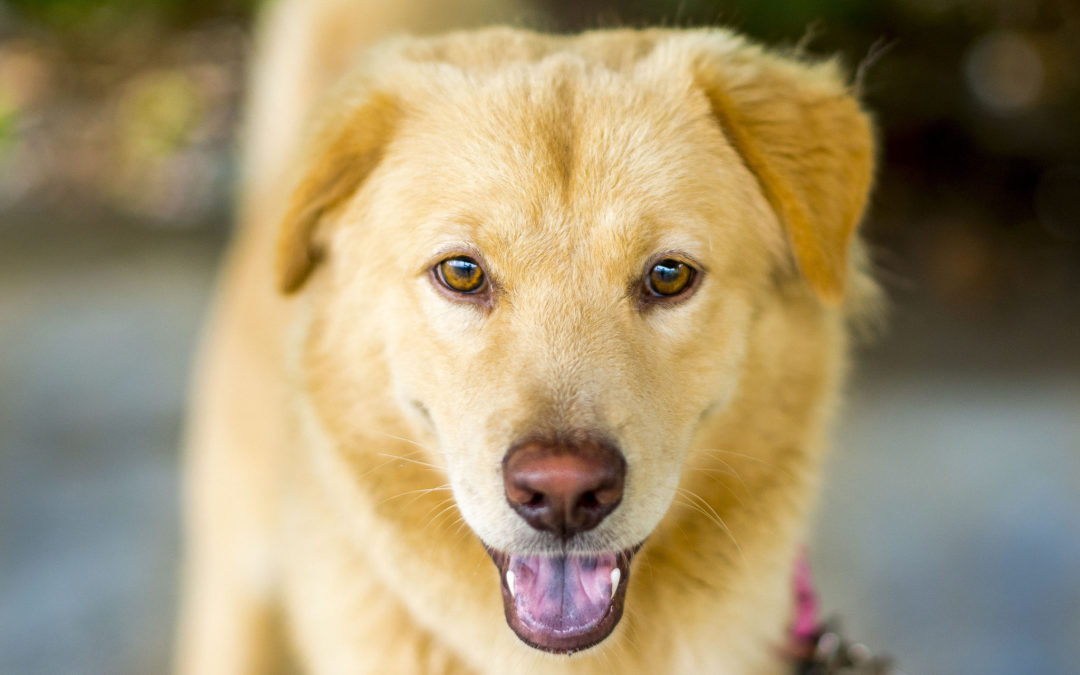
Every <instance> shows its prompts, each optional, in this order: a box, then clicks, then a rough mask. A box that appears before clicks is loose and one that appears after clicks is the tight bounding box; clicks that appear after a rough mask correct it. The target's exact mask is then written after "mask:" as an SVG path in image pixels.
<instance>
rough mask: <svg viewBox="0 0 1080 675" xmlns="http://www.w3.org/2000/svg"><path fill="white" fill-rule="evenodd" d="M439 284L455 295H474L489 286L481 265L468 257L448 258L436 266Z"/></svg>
mask: <svg viewBox="0 0 1080 675" xmlns="http://www.w3.org/2000/svg"><path fill="white" fill-rule="evenodd" d="M435 276H436V277H438V279H439V282H440V283H441V284H442V285H443V286H446V287H447V288H448V289H450V290H451V291H453V292H455V293H461V294H464V295H474V294H477V293H480V292H481V291H483V290H484V287H485V286H487V278H486V277H485V276H484V270H483V269H481V268H480V263H478V262H476V261H475V260H473V259H472V258H469V257H466V256H458V257H456V258H448V259H447V260H444V261H442V262H441V263H439V264H438V265H436V266H435Z"/></svg>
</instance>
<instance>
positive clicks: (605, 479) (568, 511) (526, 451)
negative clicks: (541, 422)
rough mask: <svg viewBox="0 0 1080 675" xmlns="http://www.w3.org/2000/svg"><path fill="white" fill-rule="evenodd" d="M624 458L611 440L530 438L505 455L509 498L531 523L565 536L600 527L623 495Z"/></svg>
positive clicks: (505, 480)
mask: <svg viewBox="0 0 1080 675" xmlns="http://www.w3.org/2000/svg"><path fill="white" fill-rule="evenodd" d="M625 477H626V461H625V460H624V459H623V457H622V454H621V453H620V452H619V451H618V450H617V449H615V448H614V447H612V446H611V445H610V444H607V443H604V442H600V441H584V442H577V443H544V442H538V441H532V442H526V443H522V444H519V445H517V446H514V447H513V448H511V449H510V451H509V452H507V453H506V457H505V458H504V459H503V480H504V482H505V489H506V501H507V503H509V504H510V507H511V508H512V509H514V511H516V512H517V513H518V514H519V515H520V516H521V517H522V518H523V519H525V521H526V522H527V523H529V525H531V526H533V527H534V528H536V529H538V530H546V531H548V532H553V533H556V534H559V535H561V536H571V535H573V534H576V533H578V532H584V531H585V530H589V529H592V528H593V527H596V526H597V525H598V524H599V523H600V521H602V520H603V519H604V518H605V517H606V516H607V515H608V514H609V513H611V512H612V511H614V510H615V507H616V506H618V504H619V501H620V500H621V499H622V493H623V483H624V481H625Z"/></svg>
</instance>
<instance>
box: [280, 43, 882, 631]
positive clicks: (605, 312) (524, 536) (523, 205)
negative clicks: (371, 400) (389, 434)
mask: <svg viewBox="0 0 1080 675" xmlns="http://www.w3.org/2000/svg"><path fill="white" fill-rule="evenodd" d="M664 58H665V57H664V56H663V55H659V56H656V57H654V59H655V60H657V61H659V62H660V64H661V65H662V64H663V61H664ZM667 58H670V57H667ZM661 65H654V66H653V67H651V68H650V67H646V66H644V65H639V66H638V67H637V68H636V69H633V68H631V69H629V70H627V71H625V72H617V71H616V70H614V69H611V68H607V67H603V66H600V65H598V64H595V63H590V62H589V61H588V59H587V58H585V57H582V56H581V55H579V54H555V55H552V56H549V57H547V58H546V59H542V60H537V61H535V62H522V63H520V64H518V65H517V66H515V67H508V68H505V69H503V70H502V71H500V72H499V73H497V74H491V73H487V74H486V76H485V75H483V74H482V75H480V76H477V75H476V74H474V73H470V72H469V71H468V70H465V69H462V70H459V69H451V68H446V67H443V68H442V70H441V71H440V72H439V75H438V77H435V76H433V75H432V73H431V72H427V73H426V74H425V77H426V79H425V85H424V87H423V88H422V91H423V95H422V96H419V95H418V94H416V93H415V90H414V92H413V93H412V94H411V95H410V94H400V95H399V97H398V98H396V99H393V100H392V101H391V102H388V100H389V99H386V98H381V99H380V100H379V101H378V102H377V103H374V104H372V103H371V102H370V99H365V101H364V102H363V103H362V104H361V105H360V106H358V107H359V108H360V109H363V108H364V107H365V106H369V107H372V108H373V109H374V110H367V111H363V112H362V114H361V119H362V123H363V124H364V125H365V126H364V129H365V131H357V130H355V129H354V130H353V131H352V132H351V133H352V135H353V136H356V135H365V134H366V135H369V136H372V137H378V138H375V139H374V140H372V139H368V140H367V141H366V143H367V144H368V145H371V144H372V143H373V142H377V143H376V144H377V150H375V151H374V156H372V154H371V151H368V154H366V155H365V154H363V152H354V153H353V155H352V156H353V159H352V160H351V161H352V162H353V163H354V164H366V165H369V166H365V168H364V171H363V174H364V175H363V182H362V185H360V184H359V182H360V181H352V180H348V179H347V180H345V181H344V182H345V183H346V184H347V185H346V187H345V188H341V187H337V186H335V185H333V184H332V185H330V186H327V185H325V183H326V182H327V180H329V181H330V182H331V183H333V182H334V181H338V182H340V179H339V178H337V176H340V175H342V174H343V173H344V174H345V175H348V174H349V171H350V169H349V168H347V167H335V168H326V167H325V164H326V163H327V162H328V161H329V162H331V163H332V162H333V161H335V160H333V159H331V160H327V159H325V158H320V159H319V160H317V161H320V162H322V163H323V166H320V167H316V168H314V169H312V170H311V172H310V173H309V179H308V183H309V184H313V185H315V186H316V187H315V188H311V189H317V190H321V191H322V193H323V196H321V197H311V196H310V195H309V196H306V197H305V196H304V194H303V193H304V192H305V190H308V191H310V189H309V188H308V187H306V186H305V185H302V187H301V190H300V191H299V192H300V196H299V197H298V201H299V202H301V204H300V206H299V207H297V206H296V204H294V209H293V215H294V216H296V214H297V213H301V214H303V213H308V214H309V215H310V212H311V210H312V209H313V208H314V209H315V211H316V212H317V213H318V214H321V212H322V211H328V210H329V208H330V207H331V206H339V208H337V209H336V211H335V215H334V217H333V218H331V219H324V220H332V224H331V225H327V224H325V223H324V224H322V225H321V227H322V228H323V230H322V231H321V232H320V233H319V235H318V238H319V239H320V241H321V247H322V255H323V256H325V257H326V263H325V266H326V267H327V268H328V269H327V270H326V279H325V283H323V284H322V287H321V290H320V293H319V296H318V298H319V299H318V302H319V307H318V308H317V310H316V312H315V314H316V316H317V317H319V320H318V321H317V322H316V324H315V326H316V329H317V331H318V334H317V335H309V336H308V337H309V340H310V341H311V344H313V345H315V346H314V347H313V348H312V349H313V350H315V351H316V352H317V353H318V354H319V357H318V358H319V361H320V362H321V363H328V362H329V363H334V364H337V365H336V366H335V368H336V371H337V372H336V373H335V374H334V375H333V378H334V381H333V382H332V383H330V384H329V385H326V384H324V385H323V386H330V387H332V388H333V389H335V390H336V392H337V393H336V394H335V396H334V400H335V404H334V405H335V406H336V407H338V408H339V409H348V408H349V407H350V406H359V405H362V404H363V402H364V400H365V396H370V394H368V393H366V392H364V387H365V385H366V384H367V383H365V382H364V381H363V379H364V378H365V377H372V376H371V374H370V373H371V368H370V366H362V365H357V366H355V367H354V366H352V365H350V364H351V363H352V361H353V360H354V359H373V358H374V359H377V360H378V361H379V362H380V364H381V366H380V367H381V368H382V369H384V370H383V371H381V372H384V373H385V382H386V384H387V385H388V387H389V389H390V391H388V392H386V395H387V396H392V397H393V398H394V399H395V400H396V407H397V409H398V410H399V412H400V414H401V416H403V417H404V418H406V419H408V420H410V423H411V425H412V428H413V430H414V432H415V434H417V435H421V434H422V435H423V439H424V440H423V443H422V444H423V445H424V446H425V447H426V448H427V449H428V450H429V451H430V452H431V456H430V457H429V458H428V460H427V461H433V462H435V463H437V464H438V465H440V466H442V467H444V468H445V472H446V474H447V476H448V482H449V485H450V486H451V488H452V490H453V496H454V499H455V502H456V504H457V507H458V508H459V509H460V511H461V514H462V515H463V516H464V519H465V521H466V522H467V523H468V524H469V526H470V527H471V528H472V529H473V530H474V531H475V533H476V534H477V535H478V536H479V538H480V539H481V540H482V541H483V543H484V544H485V546H486V547H487V548H488V549H489V552H490V553H491V556H492V559H493V560H494V561H495V563H496V565H497V566H498V567H499V570H500V577H501V579H502V594H503V599H504V603H505V608H506V616H507V620H508V622H509V624H510V626H511V627H512V628H513V629H514V630H515V632H517V634H518V635H519V636H520V637H521V638H522V639H523V640H525V641H526V642H528V643H530V644H532V645H534V646H536V647H538V648H541V649H544V650H547V651H555V652H572V651H576V650H579V649H583V648H586V647H589V646H591V645H593V644H595V643H597V642H599V641H600V640H602V639H603V638H604V637H605V636H606V635H607V634H608V633H610V632H611V630H612V629H613V628H614V626H615V625H616V624H617V622H618V620H619V617H620V615H621V612H622V605H623V601H624V599H625V591H626V587H627V584H628V582H629V578H628V574H629V561H630V558H631V556H632V555H633V554H634V552H635V551H636V549H637V547H638V546H640V544H641V543H642V542H643V541H644V540H645V539H646V538H647V537H648V536H649V534H650V532H652V531H653V529H654V528H655V527H656V526H657V524H658V523H659V522H660V520H661V519H662V518H663V516H664V514H665V513H666V511H667V509H668V507H669V505H670V503H671V501H672V498H673V496H674V495H675V493H676V489H677V486H678V484H679V480H680V476H681V474H682V471H683V463H684V459H685V457H686V455H687V453H688V451H689V450H690V449H691V447H692V446H693V444H694V442H695V434H696V433H697V431H698V430H699V426H700V424H701V421H702V420H703V419H705V418H707V417H708V416H710V415H712V414H716V413H718V412H720V411H722V410H723V408H724V406H725V404H726V402H727V401H728V400H729V398H730V397H731V396H732V394H733V392H734V391H735V390H736V389H737V387H738V386H739V377H740V365H741V363H742V359H743V356H744V354H745V352H746V342H747V337H748V334H749V331H750V329H751V325H752V322H753V321H754V316H755V311H756V309H757V308H758V307H759V305H760V304H761V303H762V302H764V301H765V300H766V298H767V296H768V294H770V293H775V292H777V291H776V286H777V277H778V275H781V274H784V273H786V272H785V270H786V269H787V268H788V267H790V265H789V263H788V259H789V258H790V253H789V251H788V248H787V244H786V242H785V240H786V236H785V231H784V228H785V223H784V222H783V220H782V218H778V217H777V213H776V211H775V210H774V209H773V208H772V207H771V206H770V201H772V200H773V199H772V198H773V195H771V194H770V193H769V192H768V190H767V189H763V179H762V178H761V176H760V175H756V174H755V172H754V171H753V170H752V169H753V168H755V167H754V159H753V158H751V159H749V160H748V159H747V157H746V152H747V150H746V148H744V147H741V146H740V145H739V140H738V139H735V140H734V141H733V140H732V138H731V135H732V134H731V131H730V130H727V129H725V127H724V120H718V114H722V111H718V105H721V104H722V103H723V102H722V101H721V102H720V103H718V102H717V100H716V99H715V98H713V97H710V95H709V92H708V91H705V90H704V89H703V88H702V87H700V86H697V85H696V83H695V82H694V81H693V79H692V78H691V77H689V76H686V74H685V73H683V74H681V75H680V76H672V75H673V74H672V72H671V69H672V68H674V67H675V66H674V62H673V63H672V64H668V67H667V68H665V67H661ZM414 76H415V77H420V75H419V74H416V75H414ZM349 124H353V122H349ZM347 127H348V125H346V128H347ZM726 130H727V131H728V133H725V131H726ZM341 133H342V131H341V130H340V129H335V130H332V131H331V137H332V138H336V139H337V138H339V134H341ZM346 133H349V132H346ZM735 133H736V134H738V133H739V131H738V130H737V131H736V132H735ZM333 143H335V144H337V147H336V149H335V150H333V151H332V154H335V156H336V153H343V151H342V149H341V145H342V141H341V140H335V141H333ZM346 145H348V144H346ZM750 151H751V152H756V149H755V148H753V147H752V148H750ZM343 154H344V153H343ZM320 157H321V156H320ZM345 161H349V160H345ZM748 165H749V167H748ZM320 173H325V174H326V175H327V176H330V178H329V179H326V180H322V181H320V180H318V179H317V177H318V176H319V175H320ZM312 175H314V176H316V179H314V180H313V179H311V178H310V176H312ZM765 186H766V188H767V187H768V183H767V181H766V182H765ZM326 193H330V194H331V195H333V197H332V198H330V199H327V198H326V197H325V194H326ZM337 193H340V194H337ZM312 199H315V200H316V201H317V202H318V201H319V200H322V201H321V202H320V203H318V204H316V205H315V206H314V207H313V206H312V205H311V203H310V202H311V200H312ZM338 202H340V204H339V203H338ZM860 208H861V207H860ZM305 209H306V211H305ZM782 215H783V214H781V216H782ZM314 219H316V218H315V217H312V222H311V223H309V224H308V225H306V226H301V227H299V229H300V230H302V231H303V236H305V237H309V238H310V237H312V236H313V235H312V233H311V231H310V229H311V228H312V227H313V226H314ZM847 232H848V233H849V232H850V228H849V227H848V228H847ZM787 236H788V237H790V236H791V233H790V231H789V232H788V235H787ZM844 236H847V235H846V234H845V235H844ZM283 241H284V243H283V249H284V250H285V256H286V260H285V264H284V267H283V269H284V270H285V276H286V277H288V276H289V269H290V268H292V269H293V270H294V273H293V282H290V281H289V280H288V278H287V279H286V281H285V284H286V285H287V286H288V285H290V283H291V285H296V284H297V283H298V281H296V279H295V277H296V276H297V275H296V274H295V269H296V267H297V265H298V263H296V262H295V260H293V261H290V260H289V259H288V256H289V255H290V254H289V251H290V250H291V249H292V248H294V247H295V246H296V245H297V244H296V241H295V233H293V234H290V233H289V232H288V228H287V232H286V236H285V238H284V239H283ZM796 257H798V258H800V260H799V262H800V263H801V264H802V265H803V266H804V267H805V266H806V264H807V263H806V261H805V260H803V259H802V257H801V256H799V253H798V251H796ZM313 258H314V256H311V255H310V254H308V253H305V254H304V257H303V260H302V261H301V263H299V265H300V266H301V267H304V270H303V273H302V274H301V275H300V276H301V277H302V276H303V275H306V273H307V267H306V265H307V264H308V263H305V262H304V261H310V260H311V259H313ZM373 344H374V345H376V346H375V347H372V345H373ZM360 345H363V346H360ZM348 392H353V397H352V398H351V399H350V394H349V393H348ZM339 417H340V416H339ZM361 417H362V416H359V415H358V416H357V419H360V418H361ZM364 434H365V429H362V428H358V429H355V430H351V431H349V432H346V433H345V434H344V435H355V436H357V437H361V436H363V435H364Z"/></svg>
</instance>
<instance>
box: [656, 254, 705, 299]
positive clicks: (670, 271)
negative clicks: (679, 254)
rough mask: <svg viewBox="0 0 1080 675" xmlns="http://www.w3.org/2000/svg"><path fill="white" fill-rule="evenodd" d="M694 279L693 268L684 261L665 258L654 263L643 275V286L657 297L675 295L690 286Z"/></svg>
mask: <svg viewBox="0 0 1080 675" xmlns="http://www.w3.org/2000/svg"><path fill="white" fill-rule="evenodd" d="M693 280H694V268H693V267H690V266H689V265H687V264H686V263H683V262H679V261H678V260H673V259H671V258H665V259H664V260H661V261H660V262H658V263H656V264H655V265H653V266H652V268H651V269H650V270H649V274H648V275H647V276H646V277H645V288H646V289H647V290H648V291H649V293H650V294H651V295H653V296H655V297H659V298H670V297H673V296H676V295H678V294H680V293H682V292H683V291H685V290H686V289H687V288H689V287H690V282H691V281H693Z"/></svg>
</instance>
